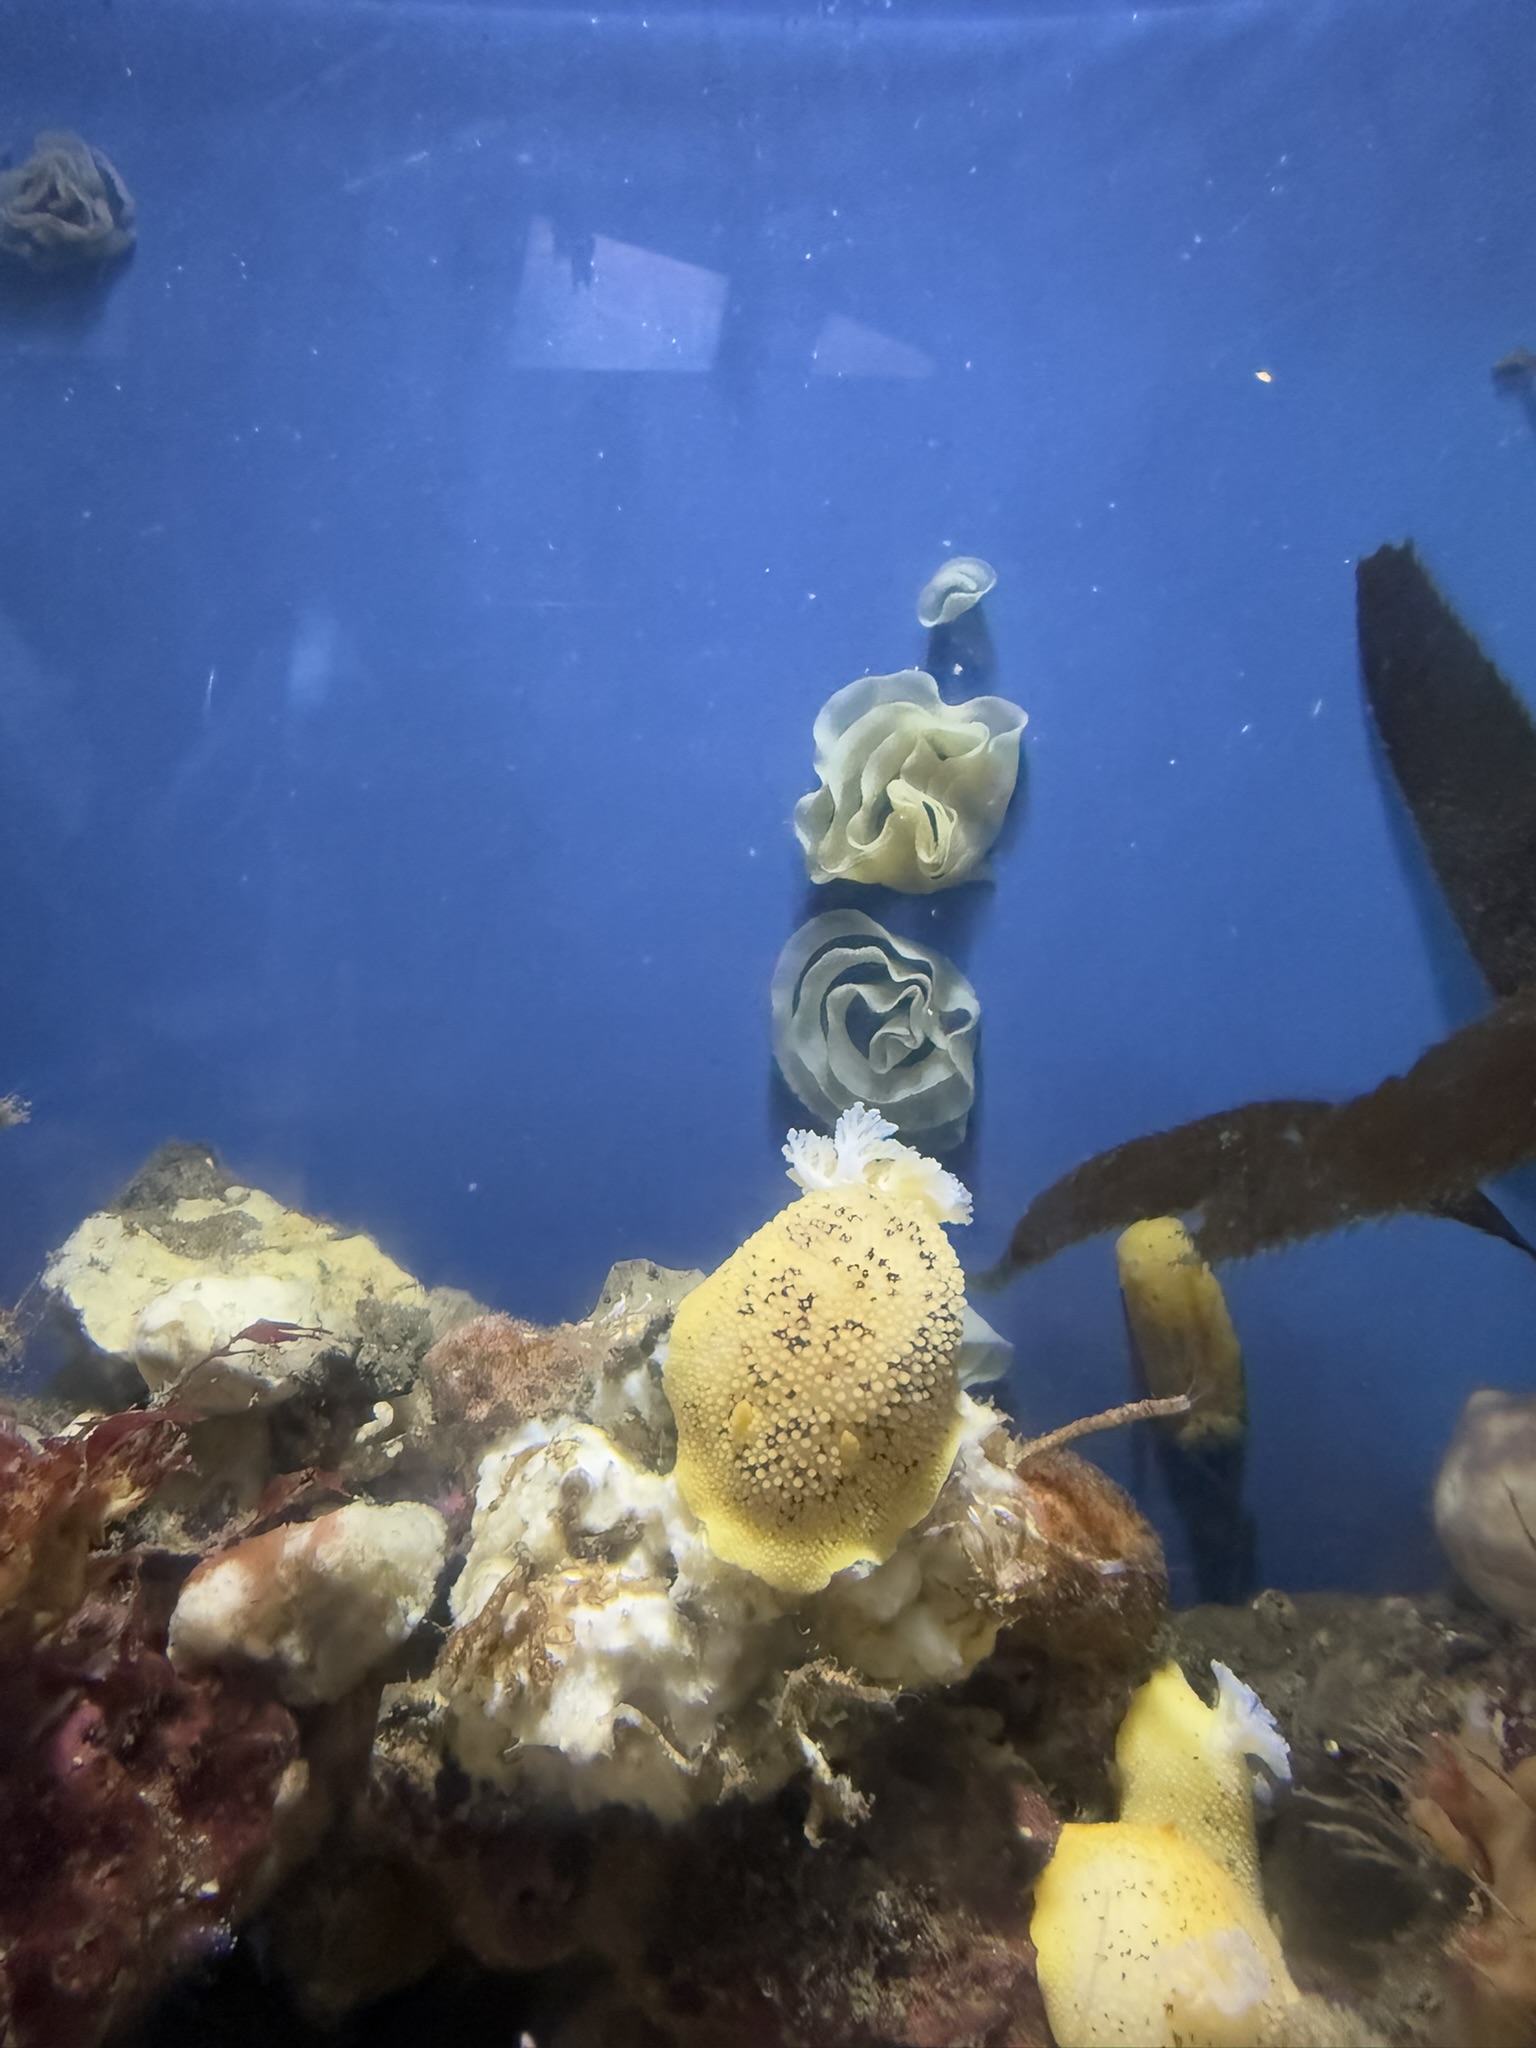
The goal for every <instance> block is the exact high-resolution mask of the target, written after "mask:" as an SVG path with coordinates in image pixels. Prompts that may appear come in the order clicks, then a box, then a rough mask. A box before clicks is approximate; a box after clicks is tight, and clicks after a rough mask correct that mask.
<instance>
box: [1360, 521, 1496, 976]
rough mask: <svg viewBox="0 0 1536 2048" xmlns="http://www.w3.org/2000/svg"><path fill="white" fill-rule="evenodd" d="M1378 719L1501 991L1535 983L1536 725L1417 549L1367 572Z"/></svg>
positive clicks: (1363, 600)
mask: <svg viewBox="0 0 1536 2048" xmlns="http://www.w3.org/2000/svg"><path fill="white" fill-rule="evenodd" d="M1355 596H1356V610H1357V619H1358V626H1359V634H1360V666H1361V670H1362V673H1363V675H1364V678H1365V694H1366V697H1367V699H1368V701H1369V703H1370V707H1371V713H1372V716H1373V717H1374V718H1375V721H1376V730H1377V732H1378V733H1379V734H1380V736H1381V743H1382V746H1383V748H1384V750H1385V752H1386V757H1387V761H1388V763H1389V765H1390V767H1391V769H1392V774H1393V776H1394V777H1395V779H1396V782H1397V786H1398V788H1399V789H1400V790H1401V791H1402V793H1403V800H1404V802H1405V803H1406V804H1407V806H1408V809H1409V811H1410V812H1411V813H1412V816H1413V822H1414V824H1415V826H1416V827H1417V829H1418V834H1419V838H1420V839H1421V841H1422V842H1423V845H1424V851H1425V852H1426V853H1427V854H1428V856H1429V860H1430V865H1431V866H1432V867H1433V868H1434V871H1435V876H1436V879H1437V880H1438V881H1439V884H1440V887H1441V889H1442V890H1443V892H1444V894H1445V900H1446V903H1447V905H1448V906H1449V908H1450V911H1451V915H1452V916H1453V917H1454V918H1455V920H1456V923H1457V925H1458V926H1459V928H1460V930H1461V934H1462V936H1463V938H1464V939H1465V940H1466V942H1467V945H1468V947H1469V948H1470V949H1471V952H1472V957H1473V958H1474V960H1476V962H1477V965H1478V967H1479V968H1480V969H1481V971H1482V973H1483V976H1484V977H1485V979H1486V980H1487V982H1488V985H1489V987H1490V988H1491V989H1492V990H1493V992H1494V994H1495V995H1498V996H1507V995H1513V994H1514V992H1515V990H1516V989H1518V988H1525V987H1529V986H1530V985H1531V984H1532V983H1536V725H1533V723H1532V721H1531V716H1530V713H1529V712H1528V711H1527V710H1526V707H1525V705H1524V704H1523V703H1522V702H1521V700H1520V697H1519V696H1518V694H1517V693H1516V691H1515V690H1514V688H1513V686H1512V685H1511V684H1510V683H1509V682H1508V681H1506V679H1505V678H1504V677H1503V676H1502V675H1501V674H1500V673H1499V671H1498V669H1496V668H1495V667H1494V665H1493V663H1492V662H1491V661H1490V660H1489V659H1488V657H1487V655H1485V654H1484V653H1483V651H1482V649H1481V648H1480V647H1479V646H1478V644H1477V642H1476V641H1475V640H1474V639H1473V637H1472V635H1471V634H1470V633H1469V632H1468V631H1467V629H1466V627H1465V626H1464V625H1463V624H1462V622H1461V620H1460V619H1459V618H1457V616H1456V614H1455V612H1453V611H1452V610H1451V608H1450V606H1449V605H1448V604H1447V603H1446V601H1445V599H1444V598H1443V597H1442V596H1441V595H1440V593H1439V591H1438V590H1436V588H1435V586H1434V584H1433V583H1432V582H1431V581H1430V578H1429V576H1428V573H1427V572H1426V570H1425V568H1424V565H1423V564H1422V563H1421V562H1420V560H1419V558H1418V556H1417V555H1416V554H1415V553H1414V551H1413V549H1412V548H1411V547H1400V548H1398V547H1385V548H1378V549H1377V551H1376V553H1375V554H1374V555H1370V556H1368V557H1367V558H1366V559H1365V560H1364V561H1363V562H1361V563H1360V564H1359V565H1358V567H1357V568H1356V571H1355Z"/></svg>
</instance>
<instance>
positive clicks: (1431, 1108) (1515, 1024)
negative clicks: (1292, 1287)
mask: <svg viewBox="0 0 1536 2048" xmlns="http://www.w3.org/2000/svg"><path fill="white" fill-rule="evenodd" d="M1531 1159H1536V991H1527V992H1526V993H1525V994H1523V995H1519V996H1512V997H1510V998H1509V999H1508V1000H1507V1001H1505V1002H1502V1003H1499V1004H1498V1005H1497V1006H1496V1007H1495V1008H1494V1009H1493V1010H1491V1011H1490V1012H1489V1014H1488V1015H1487V1016H1485V1017H1479V1018H1478V1019H1477V1020H1476V1022H1475V1023H1472V1024H1467V1025H1464V1026H1463V1027H1462V1029H1461V1030H1459V1031H1453V1032H1452V1033H1451V1035H1450V1037H1449V1038H1445V1039H1442V1040H1441V1041H1440V1043H1439V1044H1438V1045H1433V1046H1431V1047H1430V1049H1429V1051H1428V1052H1426V1053H1425V1054H1424V1055H1423V1056H1422V1058H1420V1059H1418V1060H1416V1061H1415V1062H1414V1064H1413V1065H1412V1066H1411V1067H1410V1068H1409V1069H1408V1072H1407V1073H1406V1074H1402V1075H1393V1076H1391V1077H1390V1078H1389V1079H1388V1080H1385V1081H1383V1082H1382V1083H1381V1085H1380V1086H1379V1087H1377V1088H1373V1089H1372V1090H1371V1091H1370V1093H1369V1094H1368V1095H1357V1096H1355V1097H1354V1098H1353V1100H1352V1101H1349V1102H1343V1103H1340V1104H1338V1105H1337V1106H1336V1107H1330V1106H1329V1105H1327V1104H1326V1103H1317V1102H1253V1103H1249V1104H1247V1105H1246V1106H1245V1107H1244V1108H1241V1109H1234V1110H1227V1111H1224V1112H1222V1113H1220V1114H1219V1115H1216V1116H1207V1117H1200V1118H1198V1119H1197V1120H1196V1121H1195V1122H1194V1123H1188V1124H1182V1125H1180V1126H1179V1127H1178V1129H1176V1130H1172V1131H1161V1132H1158V1133H1156V1134H1155V1135H1154V1136H1152V1137H1147V1138H1133V1139H1132V1140H1131V1142H1130V1143H1129V1144H1127V1145H1119V1146H1117V1147H1116V1148H1115V1149H1114V1151H1112V1152H1101V1153H1100V1154H1099V1155H1098V1156H1097V1157H1096V1158H1094V1159H1090V1160H1088V1161H1087V1162H1086V1164H1084V1165H1082V1166H1079V1167H1076V1168H1074V1169H1073V1171H1072V1172H1071V1173H1069V1174H1067V1175H1065V1176H1064V1177H1063V1178H1062V1179H1061V1180H1059V1181H1057V1182H1056V1183H1055V1184H1054V1186H1052V1187H1049V1188H1047V1189H1046V1191H1045V1192H1044V1194H1042V1195H1040V1196H1038V1197H1037V1199H1036V1200H1035V1201H1033V1202H1032V1203H1031V1204H1030V1206H1029V1208H1028V1209H1027V1210H1026V1211H1025V1212H1024V1214H1023V1216H1022V1217H1021V1218H1020V1219H1019V1221H1018V1223H1017V1224H1016V1225H1015V1227H1014V1232H1013V1236H1012V1237H1011V1239H1010V1240H1009V1244H1008V1250H1007V1251H1006V1253H1005V1254H1004V1256H1003V1258H1002V1259H1001V1260H1000V1262H999V1263H998V1265H997V1266H996V1267H995V1268H994V1269H993V1271H992V1272H991V1273H989V1274H987V1275H984V1276H983V1278H982V1281H981V1284H982V1285H986V1284H987V1283H988V1282H991V1283H993V1284H999V1283H1001V1282H1002V1281H1005V1280H1007V1279H1009V1278H1010V1277H1011V1276H1012V1275H1013V1274H1015V1273H1019V1272H1022V1271H1023V1270H1024V1269H1025V1268H1026V1267H1028V1266H1035V1265H1039V1264H1040V1263H1041V1261H1042V1260H1045V1259H1048V1258H1050V1257H1052V1256H1053V1255H1054V1254H1055V1253H1056V1252H1059V1251H1062V1250H1064V1249H1065V1248H1066V1247H1067V1246H1068V1245H1072V1244H1077V1243H1079V1242H1080V1241H1081V1240H1082V1239H1084V1238H1089V1237H1096V1236H1098V1235H1099V1234H1100V1233H1101V1232H1103V1231H1107V1230H1115V1229H1120V1228H1123V1227H1124V1226H1125V1225H1126V1224H1128V1223H1132V1222H1135V1221H1136V1220H1137V1219H1138V1218H1140V1217H1144V1216H1163V1215H1186V1216H1192V1217H1194V1218H1195V1219H1196V1222H1197V1226H1198V1227H1197V1228H1196V1230H1195V1233H1194V1235H1195V1243H1196V1245H1197V1246H1198V1247H1199V1250H1200V1253H1201V1256H1202V1257H1204V1258H1206V1259H1209V1260H1211V1261H1213V1262H1214V1261H1217V1260H1221V1259H1244V1258H1249V1257H1251V1256H1252V1255H1253V1254H1254V1253H1255V1252H1262V1251H1270V1250H1273V1249H1275V1248H1276V1247H1277V1246H1280V1245H1285V1244H1293V1243H1295V1242H1297V1241H1298V1240H1299V1239H1302V1238H1307V1237H1320V1236H1322V1235H1324V1234H1325V1233H1326V1232H1328V1231H1331V1230H1340V1229H1343V1228H1344V1227H1346V1226H1347V1225H1349V1224H1354V1223H1365V1222H1369V1221H1371V1220H1372V1219H1374V1218H1380V1217H1385V1216H1395V1215H1404V1214H1412V1213H1418V1214H1422V1215H1430V1216H1451V1217H1454V1218H1455V1219H1456V1220H1457V1221H1458V1222H1463V1223H1467V1224H1470V1225H1471V1226H1472V1227H1473V1228H1475V1229H1479V1230H1486V1231H1489V1232H1490V1234H1491V1235H1493V1236H1497V1237H1501V1238H1503V1239H1505V1241H1506V1242H1508V1243H1511V1244H1516V1245H1518V1246H1519V1247H1520V1248H1521V1249H1522V1250H1525V1251H1529V1250H1530V1246H1528V1245H1527V1244H1526V1243H1525V1240H1524V1239H1523V1238H1522V1237H1520V1235H1519V1233H1518V1232H1517V1231H1516V1230H1515V1229H1514V1228H1513V1226H1512V1225H1510V1224H1509V1223H1508V1221H1507V1220H1506V1219H1505V1218H1504V1217H1503V1216H1502V1215H1501V1214H1500V1213H1499V1211H1498V1210H1497V1209H1496V1208H1495V1207H1494V1205H1493V1203H1492V1202H1490V1201H1489V1200H1488V1198H1487V1197H1486V1196H1485V1195H1483V1194H1481V1192H1480V1190H1479V1183H1480V1182H1482V1181H1484V1180H1492V1179H1495V1178H1496V1177H1497V1176H1498V1175H1500V1174H1503V1173H1510V1172H1512V1171H1513V1170H1514V1169H1515V1168H1516V1167H1518V1166H1523V1165H1525V1164H1526V1163H1527V1162H1528V1161H1530V1160H1531Z"/></svg>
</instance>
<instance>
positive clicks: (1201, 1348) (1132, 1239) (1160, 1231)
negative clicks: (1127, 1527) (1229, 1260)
mask: <svg viewBox="0 0 1536 2048" xmlns="http://www.w3.org/2000/svg"><path fill="white" fill-rule="evenodd" d="M1115 1262H1116V1264H1117V1266H1118V1267H1119V1269H1120V1293H1121V1297H1122V1299H1123V1300H1124V1302H1125V1315H1126V1321H1127V1322H1128V1324H1129V1325H1130V1331H1131V1341H1132V1343H1133V1344H1134V1345H1135V1347H1136V1352H1137V1356H1138V1357H1139V1358H1140V1360H1141V1369H1142V1373H1143V1375H1144V1377H1145V1380H1146V1386H1147V1392H1148V1393H1149V1394H1152V1395H1155V1396H1158V1397H1165V1396H1167V1395H1170V1394H1188V1396H1189V1398H1190V1409H1189V1413H1188V1414H1187V1415H1186V1416H1184V1417H1183V1418H1182V1420H1180V1421H1179V1422H1177V1423H1175V1424H1173V1425H1172V1427H1173V1433H1174V1435H1175V1436H1176V1437H1177V1438H1178V1441H1179V1442H1180V1444H1182V1445H1183V1446H1184V1447H1185V1448H1186V1449H1193V1448H1194V1447H1196V1446H1197V1445H1202V1444H1213V1443H1217V1442H1239V1441H1241V1439H1242V1435H1243V1431H1244V1429H1245V1428H1246V1426H1247V1419H1248V1397H1247V1392H1246V1389H1245V1387H1244V1384H1243V1350H1242V1346H1241V1345H1240V1344H1239V1343H1238V1341H1237V1332H1236V1330H1235V1329H1233V1327H1232V1318H1231V1316H1230V1315H1229V1314H1228V1313H1227V1303H1226V1297H1225V1296H1224V1295H1223V1293H1222V1291H1221V1282H1220V1281H1219V1280H1218V1279H1217V1278H1216V1275H1215V1274H1214V1273H1213V1272H1212V1271H1211V1269H1210V1267H1209V1266H1208V1265H1207V1264H1206V1263H1205V1261H1204V1259H1202V1258H1201V1256H1200V1254H1199V1252H1198V1251H1197V1250H1196V1249H1195V1244H1194V1240H1193V1239H1192V1238H1191V1236H1190V1234H1189V1232H1188V1231H1187V1230H1186V1229H1185V1228H1184V1226H1183V1224H1182V1223H1180V1222H1179V1220H1178V1218H1177V1217H1176V1216H1154V1217H1152V1218H1151V1219H1150V1220H1149V1221H1147V1222H1145V1223H1133V1224H1132V1225H1131V1227H1130V1229H1129V1230H1127V1231H1125V1232H1124V1233H1123V1234H1122V1235H1121V1237H1120V1239H1119V1241H1118V1243H1117V1244H1116V1246H1115Z"/></svg>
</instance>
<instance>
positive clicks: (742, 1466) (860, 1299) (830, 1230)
mask: <svg viewBox="0 0 1536 2048" xmlns="http://www.w3.org/2000/svg"><path fill="white" fill-rule="evenodd" d="M892 1130H893V1126H892V1125H890V1124H888V1123H887V1122H886V1121H885V1119H884V1118H883V1117H881V1116H879V1115H878V1114H877V1113H876V1112H875V1111H873V1110H869V1109H866V1108H865V1107H864V1105H863V1104H862V1103H860V1104H856V1105H855V1106H854V1107H853V1108H852V1109H850V1110H849V1111H847V1112H846V1113H845V1114H844V1115H843V1116H842V1117H841V1118H840V1119H839V1121H838V1125H837V1131H836V1135H835V1136H834V1137H832V1138H824V1137H818V1136H815V1135H814V1134H812V1133H811V1132H809V1131H792V1132H791V1133H790V1136H789V1142H788V1143H787V1144H786V1145H785V1147H784V1154H785V1157H786V1158H787V1159H788V1160H789V1162H790V1166H789V1173H790V1178H791V1179H792V1180H794V1181H795V1182H796V1183H797V1184H798V1185H799V1186H800V1187H801V1188H803V1189H804V1190H805V1192H804V1194H802V1195H801V1197H800V1199H799V1200H798V1201H795V1202H791V1203H790V1204H789V1206H788V1208H786V1209H783V1210H781V1211H780V1213H779V1214H778V1215H777V1216H775V1217H774V1218H773V1220H772V1221H771V1222H770V1223H766V1224H765V1225H764V1226H763V1228H762V1229H761V1230H759V1231H756V1232H755V1233H754V1234H753V1235H752V1236H751V1237H749V1238H748V1239H747V1241H746V1243H745V1244H744V1245H742V1246H741V1248H740V1249H739V1250H738V1251H736V1252H733V1253H732V1255H731V1256H730V1258H728V1259H727V1260H726V1261H725V1263H724V1265H722V1266H721V1267H719V1268H718V1269H717V1270H716V1271H715V1272H714V1273H712V1274H711V1275H710V1276H709V1278H708V1279H707V1280H705V1281H704V1282H703V1283H702V1285H700V1286H699V1287H697V1288H695V1290H694V1291H693V1293H692V1294H690V1295H688V1296H687V1297H686V1299H685V1300H684V1301H683V1302H682V1304H681V1306H680V1307H679V1309H678V1312H677V1316H676V1320H675V1321H674V1323H673V1326H672V1336H671V1343H670V1345H669V1348H668V1352H667V1362H666V1367H665V1386H666V1392H667V1398H668V1400H669V1401H670V1402H671V1404H672V1408H673V1412H674V1414H675V1415H676V1418H677V1469H676V1477H677V1482H678V1485H679V1488H680V1489H681V1491H682V1494H683V1497H684V1499H685V1500H686V1501H687V1503H688V1506H689V1507H690V1508H691V1509H692V1510H693V1512H694V1514H695V1515H697V1516H698V1518H699V1520H700V1521H701V1522H702V1523H703V1525H704V1530H705V1533H706V1536H707V1538H708V1541H709V1544H710V1548H711V1549H712V1550H713V1551H714V1552H715V1553H716V1555H717V1556H719V1557H721V1558H723V1559H725V1561H726V1562H727V1563H730V1564H735V1565H739V1566H741V1567H742V1568H743V1569H745V1570H747V1571H750V1572H754V1573H756V1574H757V1576H758V1577H759V1578H762V1579H765V1580H766V1581H767V1582H768V1583H769V1584H770V1585H772V1586H775V1587H778V1588H780V1589H781V1590H784V1591H789V1592H795V1593H812V1592H815V1591H816V1590H817V1589H818V1588H820V1587H822V1586H824V1585H826V1583H827V1581H828V1580H829V1579H830V1578H831V1577H832V1575H833V1574H834V1573H835V1572H839V1571H841V1570H843V1569H844V1568H845V1567H846V1566H848V1565H852V1564H859V1563H879V1562H881V1561H882V1560H884V1559H885V1558H887V1557H889V1556H890V1554H891V1553H892V1551H893V1550H894V1549H895V1548H896V1545H897V1544H898V1543H899V1542H900V1540H901V1538H902V1536H903V1535H904V1534H905V1533H906V1531H907V1530H908V1529H909V1528H911V1526H912V1525H913V1523H914V1522H916V1521H918V1520H920V1519H921V1517H922V1516H923V1515H925V1514H926V1513H927V1512H928V1510H929V1508H931V1507H932V1505H933V1503H934V1500H935V1499H936V1497H937V1495H938V1492H939V1488H940V1487H941V1486H942V1485H943V1484H944V1481H945V1479H946V1477H947V1476H948V1474H949V1469H950V1466H951V1464H952V1463H953V1461H954V1456H955V1451H956V1448H957V1446H958V1444H959V1441H960V1435H961V1414H962V1411H961V1407H960V1389H959V1382H958V1377H957V1364H958V1358H959V1350H960V1340H961V1331H962V1322H963V1317H964V1310H965V1301H964V1280H963V1277H962V1275H961V1271H960V1262H959V1260H958V1259H957V1258H956V1257H955V1254H954V1251H953V1249H952V1248H951V1246H950V1243H949V1240H948V1239H947V1238H946V1237H945V1235H944V1232H943V1229H942V1227H941V1226H942V1225H943V1224H945V1223H963V1222H969V1221H970V1197H969V1195H968V1194H967V1193H966V1191H965V1189H964V1188H963V1187H962V1186H961V1185H960V1183H959V1182H958V1181H957V1180H956V1179H955V1178H954V1176H953V1175H952V1174H948V1173H945V1172H944V1170H943V1169H942V1168H941V1167H939V1166H936V1165H935V1164H934V1162H933V1161H932V1160H931V1159H925V1158H924V1157H923V1156H922V1154H920V1153H918V1152H915V1151H913V1150H912V1149H911V1147H909V1146H906V1145H902V1144H900V1143H898V1142H896V1141H895V1139H894V1138H893V1137H892Z"/></svg>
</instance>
